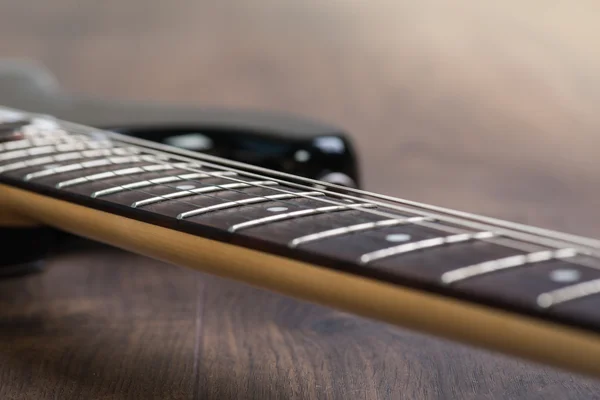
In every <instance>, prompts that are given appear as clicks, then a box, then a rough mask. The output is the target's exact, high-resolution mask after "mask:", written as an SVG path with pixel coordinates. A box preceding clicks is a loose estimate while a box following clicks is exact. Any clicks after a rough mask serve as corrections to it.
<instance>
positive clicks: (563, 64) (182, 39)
mask: <svg viewBox="0 0 600 400" xmlns="http://www.w3.org/2000/svg"><path fill="white" fill-rule="evenodd" d="M599 11H600V6H598V4H597V3H596V2H592V1H584V0H580V1H578V2H566V1H565V2H551V3H549V2H540V1H534V0H526V1H517V0H507V1H504V2H482V1H477V0H451V1H444V0H404V1H401V0H370V1H353V0H346V1H342V0H338V1H329V2H324V1H321V0H303V1H292V0H287V1H282V0H246V1H237V2H236V1H233V0H219V1H195V0H179V1H172V2H167V1H162V0H129V1H126V0H119V1H117V0H104V1H91V0H45V1H36V0H19V1H18V2H16V1H11V0H0V58H26V59H32V60H35V61H37V62H40V63H42V64H43V65H45V66H47V67H49V68H50V69H51V70H52V71H53V72H54V73H55V74H56V76H57V77H58V79H59V80H60V82H61V84H63V85H64V86H65V87H66V88H68V89H69V90H72V91H75V92H82V93H87V94H92V95H96V96H106V97H108V96H111V97H120V98H127V99H145V100H156V101H164V102H172V103H182V104H192V105H198V106H231V107H252V108H259V109H274V110H285V111H288V112H294V113H298V114H303V115H308V116H312V117H316V118H319V119H322V120H325V121H329V122H332V123H336V124H337V125H340V126H342V127H344V128H346V129H347V130H348V131H349V132H350V133H351V134H352V136H353V138H354V140H355V142H356V145H357V147H358V148H359V151H360V154H361V159H362V171H363V176H364V181H365V183H366V187H367V188H368V189H371V190H376V191H380V192H385V193H388V194H392V195H396V196H401V197H404V198H409V199H412V200H420V201H425V202H429V203H435V204H438V205H443V206H448V207H454V208H458V209H464V210H469V211H473V212H478V213H482V214H487V215H493V216H497V217H503V218H507V219H511V220H516V221H520V222H527V223H532V224H537V225H541V226H545V227H549V228H555V229H561V230H565V231H569V232H573V233H579V234H585V235H590V236H594V237H600V213H599V212H598V204H600V185H599V183H600V169H599V166H600V164H599V162H598V148H599V146H600V113H599V112H598V104H600V75H599V72H598V71H600V52H598V51H597V47H598V38H599V37H600V28H599V27H598V24H597V15H598V12H599ZM64 247H66V249H65V251H64V252H61V253H58V254H56V255H55V256H53V257H52V258H51V259H49V260H48V265H47V271H46V272H45V273H43V274H39V275H36V276H31V277H28V278H25V279H11V280H5V281H0V399H61V400H62V399H65V400H66V399H138V398H139V399H224V400H225V399H242V398H255V399H271V398H273V399H515V398H528V399H550V398H556V399H594V398H600V382H598V381H593V380H589V379H586V378H582V377H577V376H573V375H570V374H567V373H564V372H559V371H555V370H551V369H548V368H543V367H540V366H535V365H531V364H528V363H524V362H521V361H518V360H515V359H509V358H506V357H503V356H499V355H496V354H490V353H487V352H483V351H480V350H476V349H472V348H469V347H467V346H460V345H456V344H453V343H448V342H446V341H442V340H438V339H435V338H431V337H426V336H423V335H419V334H416V333H414V332H409V331H406V330H402V329H396V328H392V327H389V326H386V325H384V324H379V323H374V322H371V321H367V320H365V319H361V318H355V317H353V316H350V315H346V314H342V313H338V312H335V311H333V310H330V309H326V308H322V307H316V306H313V305H310V304H306V303H302V302H298V301H295V300H291V299H289V298H286V297H282V296H279V295H275V294H272V293H267V292H264V291H261V290H257V289H254V288H251V287H248V286H245V285H241V284H237V283H234V282H230V281H226V280H222V279H217V278H214V277H210V276H205V275H201V274H199V273H196V272H193V271H188V270H184V269H181V268H177V267H174V266H170V265H165V264H162V263H160V262H156V261H152V260H148V259H144V258H141V257H138V256H134V255H131V254H127V253H124V252H122V251H120V250H116V249H111V248H107V247H104V246H100V245H94V244H90V243H80V244H76V243H70V244H68V245H67V244H65V246H64ZM399 306H401V305H399Z"/></svg>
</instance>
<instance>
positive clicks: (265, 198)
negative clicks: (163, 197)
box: [177, 192, 324, 219]
mask: <svg viewBox="0 0 600 400" xmlns="http://www.w3.org/2000/svg"><path fill="white" fill-rule="evenodd" d="M309 196H324V194H323V193H321V192H298V193H286V194H274V195H270V196H262V197H251V198H249V199H244V200H238V201H230V202H227V203H222V204H216V205H214V206H209V207H203V208H198V209H196V210H192V211H187V212H184V213H181V214H179V215H178V216H177V219H185V218H189V217H193V216H195V215H200V214H205V213H208V212H213V211H220V210H225V209H228V208H234V207H242V206H247V205H250V204H256V203H264V202H268V201H273V200H285V199H293V198H298V197H309ZM309 198H310V197H309Z"/></svg>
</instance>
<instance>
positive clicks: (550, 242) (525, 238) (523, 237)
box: [140, 146, 598, 257]
mask: <svg viewBox="0 0 600 400" xmlns="http://www.w3.org/2000/svg"><path fill="white" fill-rule="evenodd" d="M140 150H145V151H148V149H147V148H144V147H143V146H142V147H140ZM154 153H155V154H164V152H161V151H155V152H154ZM171 156H172V155H171ZM173 158H175V159H179V160H182V161H183V160H185V161H190V159H188V158H187V157H177V156H175V157H173ZM196 161H197V162H202V163H203V164H204V165H206V166H207V167H211V168H215V169H220V170H224V171H233V172H237V173H239V174H240V175H245V176H248V177H255V178H263V179H264V178H266V179H273V178H271V177H269V176H265V175H259V174H254V173H248V172H246V171H243V170H237V169H231V168H226V167H223V166H221V165H217V164H213V163H206V162H203V161H202V160H196ZM185 169H188V170H190V171H194V172H196V170H195V169H193V168H185ZM227 179H229V180H232V179H234V178H231V177H228V178H227ZM273 180H274V181H276V182H280V183H283V184H285V185H287V186H296V187H297V188H300V189H306V190H315V188H314V187H310V186H306V185H297V184H294V183H291V182H288V181H283V180H279V179H273ZM315 182H316V183H317V184H319V183H320V182H319V181H315ZM257 186H260V185H257ZM263 187H265V186H263ZM265 188H267V189H270V190H274V191H282V190H281V189H278V188H274V187H265ZM316 190H320V189H319V188H316ZM320 191H322V190H320ZM283 192H285V191H283ZM323 192H324V193H325V194H327V195H330V196H334V197H344V198H347V199H350V200H353V201H362V202H368V203H371V204H374V205H378V206H380V207H383V208H387V209H390V208H391V209H393V210H394V211H400V212H403V213H409V214H414V215H415V216H424V217H430V218H433V219H435V220H438V221H440V220H441V221H445V222H449V223H450V224H454V225H458V226H466V227H467V228H468V229H472V230H474V231H485V230H495V232H496V233H497V234H499V235H502V236H504V237H508V238H513V239H515V240H517V241H518V242H526V243H534V244H537V245H538V246H544V247H549V248H563V247H569V246H572V244H570V243H560V242H558V241H556V240H554V239H551V238H550V239H546V238H543V237H541V238H540V237H539V236H536V235H531V234H527V233H518V232H512V231H507V230H505V229H503V228H501V229H497V228H496V227H494V226H492V227H490V226H486V225H484V224H478V223H473V222H469V221H464V220H463V219H455V218H448V217H444V216H440V215H436V214H431V213H424V212H420V211H418V210H414V209H410V208H406V207H397V206H392V207H390V205H389V204H387V203H381V202H373V201H369V200H366V199H364V198H360V197H354V196H346V195H344V194H342V193H337V192H328V191H323ZM316 200H318V201H321V202H327V203H330V204H335V205H343V204H344V203H339V202H333V201H329V200H324V199H316ZM358 211H359V212H361V213H369V214H375V215H379V216H384V217H389V218H396V217H397V216H395V215H393V214H390V213H382V212H380V211H377V210H372V209H360V210H358ZM428 224H432V225H436V228H438V229H440V227H444V228H447V226H444V225H441V224H439V223H437V222H433V223H428ZM596 250H598V249H587V248H580V249H579V251H580V252H581V253H584V254H587V255H590V256H594V257H597V255H596V254H595V251H596Z"/></svg>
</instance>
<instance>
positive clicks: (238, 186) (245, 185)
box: [131, 181, 277, 208]
mask: <svg viewBox="0 0 600 400" xmlns="http://www.w3.org/2000/svg"><path fill="white" fill-rule="evenodd" d="M257 185H264V186H267V185H269V186H270V185H277V182H273V181H253V182H237V183H227V184H224V185H215V186H205V187H201V188H197V189H190V190H180V191H177V192H173V193H168V194H164V195H162V196H157V197H151V198H149V199H144V200H140V201H136V202H135V203H133V204H132V205H131V207H133V208H137V207H143V206H147V205H150V204H155V203H160V202H161V201H167V200H173V199H180V198H182V197H188V196H194V195H197V194H203V193H212V192H219V191H223V190H232V189H242V188H249V187H253V186H254V187H256V186H257Z"/></svg>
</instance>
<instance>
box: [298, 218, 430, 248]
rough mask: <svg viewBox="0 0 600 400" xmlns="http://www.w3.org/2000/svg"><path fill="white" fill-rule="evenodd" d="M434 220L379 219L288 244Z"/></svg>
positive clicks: (315, 234)
mask: <svg viewBox="0 0 600 400" xmlns="http://www.w3.org/2000/svg"><path fill="white" fill-rule="evenodd" d="M433 220H434V219H433V218H430V217H408V218H402V219H398V218H394V219H386V220H382V221H377V222H365V223H362V224H356V225H351V226H345V227H342V228H334V229H330V230H326V231H323V232H317V233H311V234H310V235H306V236H301V237H298V238H295V239H293V240H292V241H291V242H290V243H289V244H288V246H289V247H296V246H299V245H301V244H305V243H309V242H314V241H317V240H322V239H327V238H331V237H336V236H342V235H347V234H350V233H355V232H362V231H367V230H372V229H377V228H383V227H388V226H395V225H404V224H414V223H419V222H430V221H433Z"/></svg>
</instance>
